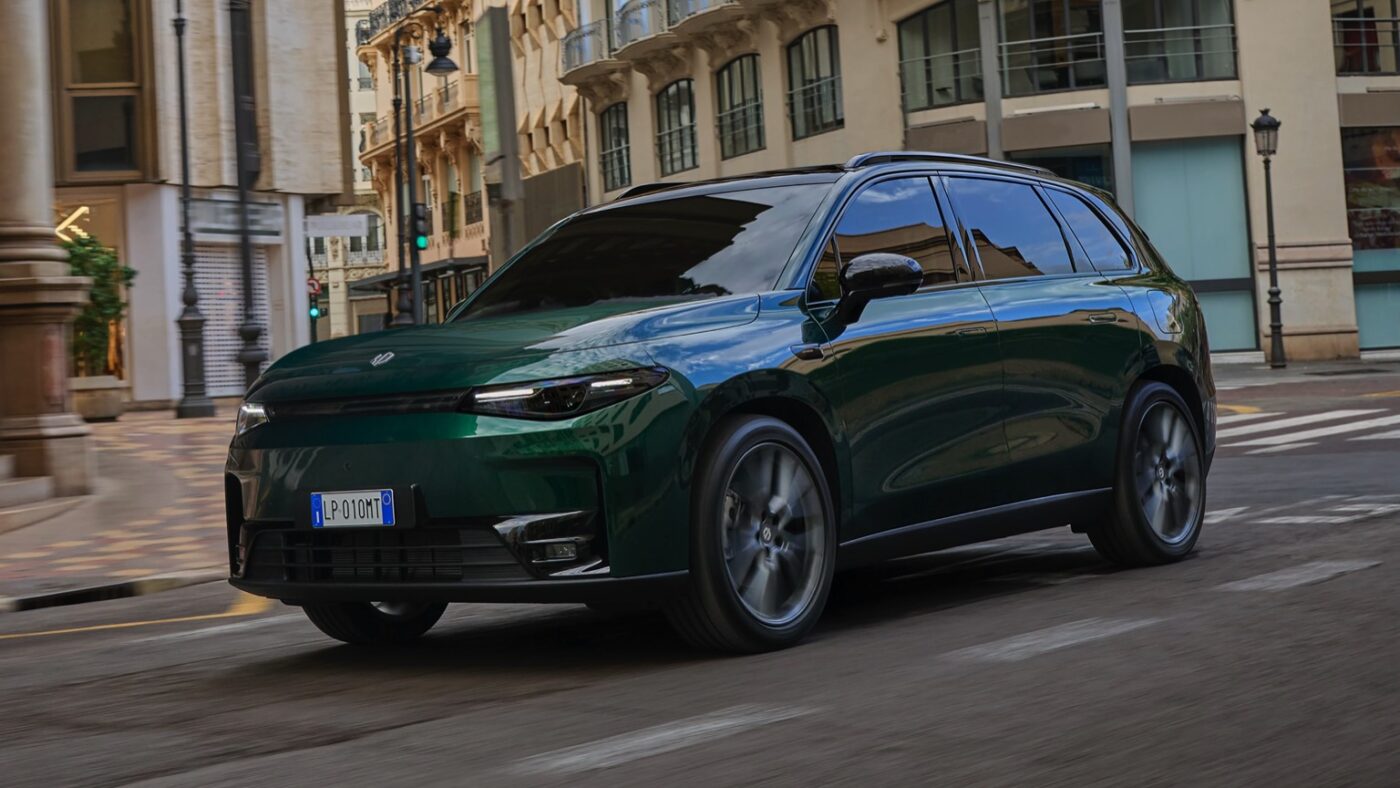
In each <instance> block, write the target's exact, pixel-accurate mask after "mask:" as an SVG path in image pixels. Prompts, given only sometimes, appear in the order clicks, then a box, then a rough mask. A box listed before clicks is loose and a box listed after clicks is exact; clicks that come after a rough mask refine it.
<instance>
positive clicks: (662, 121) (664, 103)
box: [656, 79, 700, 176]
mask: <svg viewBox="0 0 1400 788" xmlns="http://www.w3.org/2000/svg"><path fill="white" fill-rule="evenodd" d="M656 156H657V159H658V160H659V163H660V166H661V174H662V175H663V176H665V175H673V174H675V173H678V172H681V171H683V170H690V169H694V168H696V167H698V166H700V162H699V160H698V158H697V157H696V152H695V82H694V80H690V79H680V80H676V81H675V82H672V83H671V84H669V85H667V86H666V87H665V88H662V90H661V92H660V93H657V94H656Z"/></svg>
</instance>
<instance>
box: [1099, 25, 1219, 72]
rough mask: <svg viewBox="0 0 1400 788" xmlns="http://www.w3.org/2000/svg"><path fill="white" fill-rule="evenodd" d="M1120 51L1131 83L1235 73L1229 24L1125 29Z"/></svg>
mask: <svg viewBox="0 0 1400 788" xmlns="http://www.w3.org/2000/svg"><path fill="white" fill-rule="evenodd" d="M1123 50H1124V60H1126V61H1127V67H1128V84H1130V85H1145V84H1150V83H1157V82H1197V81H1201V80H1210V79H1234V78H1235V76H1236V71H1235V26H1234V25H1232V24H1222V25H1194V26H1188V27H1160V28H1154V29H1145V30H1124V31H1123Z"/></svg>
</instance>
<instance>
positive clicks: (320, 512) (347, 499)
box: [311, 490, 394, 528]
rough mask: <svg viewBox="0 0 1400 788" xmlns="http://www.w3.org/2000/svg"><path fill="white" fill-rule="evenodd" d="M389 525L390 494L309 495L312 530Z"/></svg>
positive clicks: (392, 512) (391, 515) (355, 492)
mask: <svg viewBox="0 0 1400 788" xmlns="http://www.w3.org/2000/svg"><path fill="white" fill-rule="evenodd" d="M393 524H394V491H393V490H354V491H351V492H320V493H311V527H313V528H339V527H343V526H356V525H393Z"/></svg>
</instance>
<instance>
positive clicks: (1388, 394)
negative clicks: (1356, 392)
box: [1361, 391, 1400, 399]
mask: <svg viewBox="0 0 1400 788" xmlns="http://www.w3.org/2000/svg"><path fill="white" fill-rule="evenodd" d="M1361 396H1363V397H1368V398H1370V399H1379V398H1381V397H1400V391H1374V392H1371V393H1370V394H1362V395H1361Z"/></svg>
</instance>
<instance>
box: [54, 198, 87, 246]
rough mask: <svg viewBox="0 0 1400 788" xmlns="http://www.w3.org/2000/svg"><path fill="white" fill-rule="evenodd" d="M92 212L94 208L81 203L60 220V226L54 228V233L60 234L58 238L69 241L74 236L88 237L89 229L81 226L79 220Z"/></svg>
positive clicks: (65, 241)
mask: <svg viewBox="0 0 1400 788" xmlns="http://www.w3.org/2000/svg"><path fill="white" fill-rule="evenodd" d="M90 213H92V209H91V208H89V207H88V206H86V205H79V206H78V207H77V208H74V209H73V211H72V213H69V214H68V215H67V216H65V217H63V218H62V219H60V220H59V222H58V226H57V227H55V228H53V234H54V235H57V236H58V240H60V241H63V242H64V243H68V242H70V241H72V240H73V239H74V238H86V237H88V233H87V230H84V229H83V228H82V227H81V226H79V224H78V222H80V221H82V220H83V219H85V218H86V217H87V215H88V214H90Z"/></svg>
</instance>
